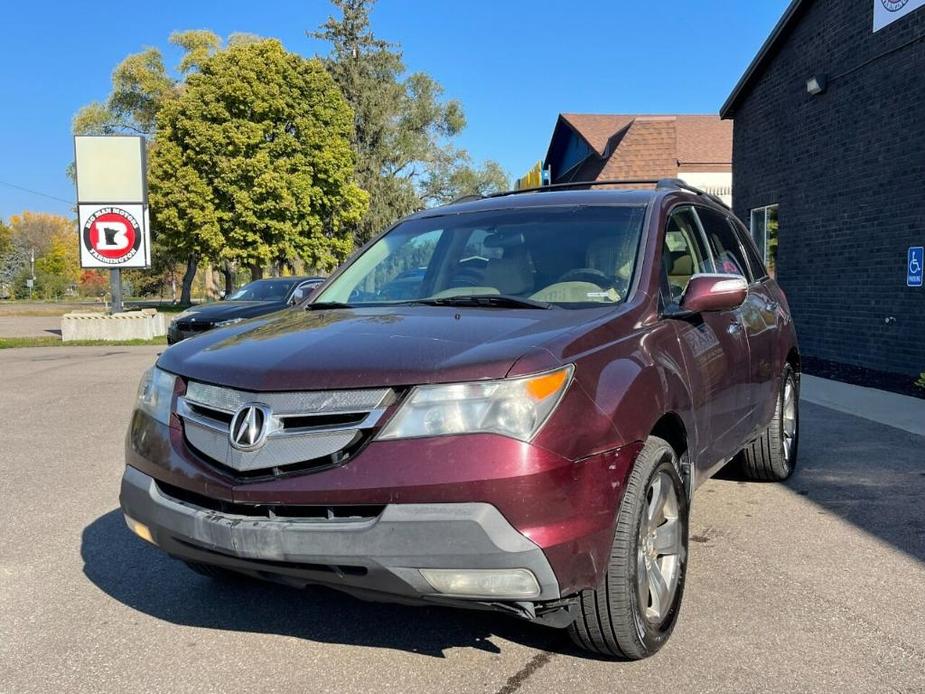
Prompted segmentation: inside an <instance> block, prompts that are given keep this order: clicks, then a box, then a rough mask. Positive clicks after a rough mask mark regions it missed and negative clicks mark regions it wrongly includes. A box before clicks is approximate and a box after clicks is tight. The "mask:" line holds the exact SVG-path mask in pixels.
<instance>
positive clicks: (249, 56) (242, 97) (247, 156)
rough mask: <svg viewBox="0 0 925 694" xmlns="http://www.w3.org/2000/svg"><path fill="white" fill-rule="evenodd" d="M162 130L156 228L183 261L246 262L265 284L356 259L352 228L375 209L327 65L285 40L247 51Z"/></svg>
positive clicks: (154, 187) (179, 101)
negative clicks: (285, 263) (272, 268)
mask: <svg viewBox="0 0 925 694" xmlns="http://www.w3.org/2000/svg"><path fill="white" fill-rule="evenodd" d="M157 125H158V135H157V139H156V141H155V143H154V145H153V146H152V148H151V153H150V175H149V191H150V197H151V211H152V222H153V224H154V226H155V227H156V228H159V229H161V230H162V231H161V233H160V241H159V242H160V243H161V244H162V246H163V247H165V248H167V249H168V250H169V251H170V252H171V253H172V254H174V255H175V256H176V257H182V256H183V255H188V256H189V257H195V258H205V259H208V260H210V261H217V260H231V261H236V262H240V263H241V264H244V265H247V266H249V267H250V268H251V272H252V275H253V276H256V277H259V276H260V275H261V272H262V268H263V267H264V266H265V265H267V264H268V263H271V262H278V261H281V260H286V259H289V258H294V257H298V258H301V259H303V260H304V261H305V262H306V263H307V264H309V265H312V266H314V267H318V268H322V269H330V268H332V267H334V266H335V265H337V264H338V263H339V262H341V261H342V260H343V259H344V258H345V257H346V256H347V254H348V253H349V252H350V250H351V249H352V237H351V235H350V234H349V233H348V228H349V227H351V226H352V225H355V224H356V223H357V222H358V221H359V220H360V218H361V217H362V216H363V213H364V212H365V211H366V205H367V195H366V193H365V192H364V191H363V190H361V189H360V188H359V187H358V186H357V184H356V183H355V181H354V155H353V151H352V149H351V147H350V136H351V133H352V129H353V114H352V113H351V111H350V108H349V106H348V105H347V103H346V102H345V101H344V99H343V97H342V96H341V95H340V92H339V91H338V89H337V86H336V85H335V84H334V81H333V80H332V79H331V77H330V75H328V73H327V72H326V71H325V69H324V66H323V65H322V64H321V63H320V62H319V61H318V60H307V59H305V58H302V57H301V56H298V55H296V54H294V53H290V52H287V51H286V50H285V49H284V48H283V46H282V44H280V43H279V42H278V41H275V40H244V41H240V42H236V43H235V44H234V45H231V46H229V47H228V48H227V49H226V50H223V51H220V52H217V53H215V54H214V55H212V56H211V57H210V58H208V59H207V60H204V61H202V62H201V63H200V64H199V65H198V70H197V71H196V72H195V73H194V74H191V75H189V77H188V78H187V81H186V85H185V88H184V89H183V91H182V93H181V94H180V95H179V96H178V98H176V99H172V100H169V101H167V102H165V103H164V104H163V106H162V110H161V112H160V114H159V116H158V120H157ZM183 299H188V296H185V297H183ZM181 300H182V299H181Z"/></svg>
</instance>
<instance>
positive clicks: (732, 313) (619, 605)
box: [121, 180, 800, 658]
mask: <svg viewBox="0 0 925 694" xmlns="http://www.w3.org/2000/svg"><path fill="white" fill-rule="evenodd" d="M651 183H652V184H654V185H653V186H652V187H653V189H651V190H621V189H613V188H612V189H607V190H577V189H576V188H580V187H585V188H590V187H591V186H593V185H596V184H580V185H578V184H573V185H571V186H568V187H565V188H564V189H563V188H562V187H557V186H551V187H547V188H544V189H541V190H537V191H528V192H523V191H521V192H518V193H516V194H515V193H509V194H501V195H495V196H491V197H488V198H484V199H479V200H475V201H467V202H461V203H458V204H453V205H449V206H446V207H441V208H436V209H429V210H425V211H422V212H420V213H418V214H415V215H413V216H411V217H409V218H407V219H405V220H403V221H401V222H400V223H398V224H397V225H395V226H394V227H393V228H392V229H390V230H389V231H387V232H386V233H384V234H383V235H381V236H380V237H379V238H377V239H375V240H373V241H372V242H371V243H370V244H369V245H368V246H367V247H366V248H365V249H363V251H362V252H360V253H359V254H358V255H357V256H356V257H355V258H353V259H352V260H351V261H350V262H349V263H347V264H346V265H345V266H344V267H342V268H341V269H340V270H339V271H338V272H337V274H336V275H335V276H334V277H332V278H331V279H330V280H329V281H328V282H327V283H326V284H325V286H324V287H323V288H322V289H321V290H320V292H319V293H318V294H317V295H316V296H315V297H314V298H313V299H312V301H310V302H309V303H308V304H306V305H305V306H304V308H300V309H293V310H290V311H284V312H280V313H276V314H273V315H271V316H267V317H265V318H258V319H255V320H252V321H248V322H247V323H242V324H240V325H234V326H231V327H228V328H225V329H221V330H214V331H212V332H209V333H207V334H205V335H203V336H201V337H199V338H197V339H196V340H189V341H185V342H182V343H180V344H178V345H175V346H173V347H171V348H170V349H168V350H167V351H166V352H164V353H163V354H162V355H161V356H160V358H159V360H158V362H157V365H156V366H155V367H153V368H152V369H151V370H150V371H149V372H148V373H147V374H146V375H145V377H144V379H143V381H142V383H141V385H140V388H139V393H138V401H137V405H136V409H135V411H134V414H133V417H132V421H131V426H130V429H129V432H128V437H127V442H126V463H127V467H126V469H125V474H124V477H123V482H122V492H121V504H122V508H123V510H124V512H125V517H126V521H127V523H128V525H129V527H130V528H132V530H133V531H134V532H135V533H137V534H138V535H140V536H141V537H143V538H145V539H146V540H148V541H149V542H153V543H154V544H156V545H157V546H159V547H160V548H161V549H162V550H164V551H165V552H167V553H168V554H170V555H172V556H174V557H178V558H180V559H183V560H184V561H186V562H187V563H188V564H189V565H190V567H192V568H193V569H194V570H195V571H198V572H200V573H204V574H207V575H210V576H222V575H224V574H227V573H229V572H233V573H235V574H247V575H250V576H255V577H260V578H264V579H270V580H275V581H279V582H282V583H286V584H288V585H295V586H304V585H307V584H314V583H322V584H328V585H331V586H334V587H337V588H340V589H342V590H345V591H348V592H350V593H352V594H354V595H358V596H360V597H365V598H371V599H377V600H378V599H391V600H398V601H402V602H420V603H430V604H444V605H455V606H460V607H473V608H482V609H493V610H498V611H501V612H505V613H508V614H512V615H517V616H520V617H523V618H525V619H528V620H532V621H535V622H538V623H543V624H547V625H550V626H554V627H565V628H568V629H569V631H570V633H571V635H572V637H573V638H574V639H575V640H576V642H577V643H579V644H580V645H581V646H583V647H584V648H586V649H588V650H590V651H594V652H596V653H600V654H604V655H607V656H618V657H627V658H642V657H645V656H648V655H650V654H652V653H654V652H656V651H657V650H658V649H659V648H660V647H661V646H662V645H663V644H664V643H665V641H666V640H667V639H668V637H669V635H670V634H671V631H672V629H673V627H674V625H675V623H676V620H677V617H678V613H679V610H680V606H681V598H682V594H683V591H684V583H685V572H686V568H687V547H688V545H687V542H688V513H689V504H690V500H691V495H692V493H693V491H694V490H695V489H696V488H697V487H698V486H700V485H701V484H702V483H703V482H704V481H705V480H706V479H708V478H709V477H710V476H711V475H712V474H713V473H715V472H716V471H717V470H718V469H719V468H721V467H722V466H724V465H725V464H727V463H728V462H730V461H732V460H734V459H735V460H736V461H737V462H738V464H741V466H742V468H743V470H744V472H745V474H746V475H747V476H748V477H749V478H751V479H756V480H784V479H786V478H787V477H788V476H789V475H790V474H791V471H792V470H793V466H794V464H795V462H796V454H797V441H798V428H797V421H798V419H797V415H798V411H797V403H798V389H799V371H800V357H799V353H798V351H797V344H796V337H795V335H794V329H793V324H792V322H791V318H790V313H789V310H788V307H787V301H786V299H785V297H784V294H783V292H781V290H780V288H779V287H778V285H777V283H776V282H775V281H774V279H773V278H770V277H768V275H767V272H766V271H765V268H764V266H763V265H762V262H761V260H760V259H759V257H758V254H757V252H756V249H755V247H754V245H753V243H752V241H751V240H750V238H749V236H748V234H747V233H746V231H745V229H744V228H743V226H742V224H741V223H740V222H739V221H738V220H737V219H736V218H735V217H734V216H733V215H732V214H731V213H730V212H729V210H728V209H727V208H726V207H724V206H723V205H722V204H721V203H719V202H718V201H717V200H715V199H714V198H712V197H710V196H709V195H707V194H704V193H702V192H700V191H697V190H696V189H691V188H689V187H688V186H686V185H685V184H684V183H683V182H680V181H676V180H665V181H659V182H657V183H656V182H654V181H653V182H651Z"/></svg>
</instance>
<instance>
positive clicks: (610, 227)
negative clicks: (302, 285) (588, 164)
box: [316, 206, 645, 308]
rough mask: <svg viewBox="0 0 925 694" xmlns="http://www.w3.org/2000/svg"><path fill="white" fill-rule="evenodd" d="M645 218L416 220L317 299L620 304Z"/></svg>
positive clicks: (555, 215) (616, 214) (510, 213)
mask: <svg viewBox="0 0 925 694" xmlns="http://www.w3.org/2000/svg"><path fill="white" fill-rule="evenodd" d="M644 217H645V207H642V206H592V207H578V206H571V207H543V208H519V209H507V210H496V211H491V212H478V213H470V214H461V215H446V216H440V217H428V218H423V219H415V220H411V221H408V222H405V223H403V224H400V225H399V226H397V227H395V229H393V230H392V231H390V232H389V233H388V234H386V235H385V236H383V237H382V238H381V239H379V241H377V242H376V243H375V244H373V245H372V246H370V248H368V249H367V250H366V252H365V253H363V254H362V255H360V256H358V257H357V258H355V259H354V260H353V261H352V262H351V264H350V265H349V266H348V267H347V268H346V269H345V270H344V272H343V273H342V274H341V275H340V276H339V277H338V278H337V279H335V280H334V281H333V282H332V283H331V284H330V286H329V287H328V288H327V289H325V290H324V291H323V292H322V293H321V294H320V295H319V296H318V297H317V299H316V301H317V302H319V303H323V302H330V303H348V304H350V305H379V304H394V303H403V302H414V301H428V300H433V299H449V298H451V297H467V296H469V297H471V296H487V295H503V296H507V297H518V298H521V299H527V300H532V301H535V302H544V303H546V304H552V305H557V306H561V307H564V308H585V307H592V306H600V305H601V304H616V303H619V302H620V301H622V300H623V299H624V298H625V297H626V294H627V291H628V290H629V287H630V281H631V279H632V277H633V270H634V265H635V261H636V252H637V249H638V248H639V240H640V236H641V234H642V225H643V219H644ZM486 305H489V304H488V303H486ZM491 305H497V306H501V305H504V304H501V303H498V302H492V304H491ZM508 305H509V304H508Z"/></svg>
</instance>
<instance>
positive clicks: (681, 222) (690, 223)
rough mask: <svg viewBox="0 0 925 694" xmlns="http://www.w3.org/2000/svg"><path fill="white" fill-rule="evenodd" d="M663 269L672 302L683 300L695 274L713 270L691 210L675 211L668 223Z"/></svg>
mask: <svg viewBox="0 0 925 694" xmlns="http://www.w3.org/2000/svg"><path fill="white" fill-rule="evenodd" d="M662 267H663V269H664V273H665V276H666V277H667V281H668V291H669V294H670V297H669V298H670V301H672V302H678V301H680V299H681V297H682V296H683V295H684V290H685V289H687V283H688V282H689V281H690V279H691V277H692V276H693V275H695V274H697V273H699V272H710V271H711V264H710V259H709V256H708V255H707V253H706V252H705V251H704V248H703V243H702V242H701V241H700V231H699V229H698V228H697V221H696V219H695V218H694V213H693V211H692V210H691V209H690V208H687V209H683V210H679V211H678V212H674V213H673V214H672V215H671V217H670V218H669V220H668V227H667V228H666V229H665V245H664V247H663V249H662Z"/></svg>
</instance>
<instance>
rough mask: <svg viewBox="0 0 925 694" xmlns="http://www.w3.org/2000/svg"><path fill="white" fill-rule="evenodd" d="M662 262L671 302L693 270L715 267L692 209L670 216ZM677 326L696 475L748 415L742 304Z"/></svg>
mask: <svg viewBox="0 0 925 694" xmlns="http://www.w3.org/2000/svg"><path fill="white" fill-rule="evenodd" d="M662 264H663V267H664V272H665V277H666V280H667V282H666V284H667V289H666V291H667V293H668V297H667V301H668V302H670V303H679V302H680V301H681V297H682V296H683V294H684V291H685V289H687V283H688V281H689V280H690V278H691V277H692V276H693V275H694V274H697V273H707V272H715V270H714V265H713V260H712V257H711V255H710V253H709V251H708V250H707V247H706V246H705V244H704V243H703V238H702V236H701V233H700V227H699V225H698V223H697V219H696V216H695V214H694V212H693V210H692V208H689V207H684V208H681V209H678V210H676V211H675V212H673V213H672V215H671V217H670V218H669V222H668V227H667V229H666V231H665V243H664V246H663V253H662ZM677 325H678V341H679V344H680V346H681V350H682V353H683V354H684V359H685V361H686V366H687V372H688V374H689V376H690V379H691V393H692V395H693V398H694V402H693V405H694V413H695V418H696V425H697V427H698V440H699V441H700V450H699V451H697V464H698V468H700V469H699V470H698V474H706V473H708V472H709V471H710V470H711V469H712V468H714V467H715V466H716V464H718V463H720V462H723V461H725V460H726V459H728V458H730V457H731V456H733V455H734V454H735V453H736V452H738V450H739V448H740V447H741V440H742V436H743V429H744V427H745V426H746V420H747V416H748V411H747V406H748V398H746V397H745V393H744V384H745V382H747V380H748V371H749V351H748V340H747V337H746V333H745V325H744V321H743V318H742V312H741V309H736V310H733V311H710V312H705V313H702V314H699V315H697V316H693V317H691V318H688V319H685V320H682V321H677Z"/></svg>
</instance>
